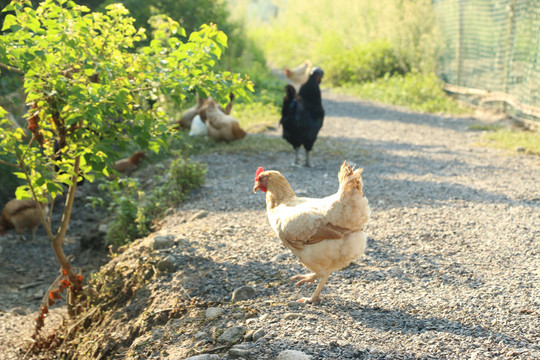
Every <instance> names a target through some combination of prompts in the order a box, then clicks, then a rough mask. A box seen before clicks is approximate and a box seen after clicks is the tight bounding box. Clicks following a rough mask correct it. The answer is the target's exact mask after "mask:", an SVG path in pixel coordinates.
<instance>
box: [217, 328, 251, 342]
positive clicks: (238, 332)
mask: <svg viewBox="0 0 540 360" xmlns="http://www.w3.org/2000/svg"><path fill="white" fill-rule="evenodd" d="M245 332H246V328H245V327H244V326H234V327H232V328H229V329H227V330H225V332H224V333H223V334H221V335H220V336H219V337H218V339H217V341H218V342H220V343H227V344H233V343H236V342H238V341H240V340H242V339H243V338H244V333H245Z"/></svg>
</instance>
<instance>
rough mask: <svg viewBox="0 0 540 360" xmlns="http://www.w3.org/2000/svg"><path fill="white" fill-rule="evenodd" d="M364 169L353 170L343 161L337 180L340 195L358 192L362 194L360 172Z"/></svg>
mask: <svg viewBox="0 0 540 360" xmlns="http://www.w3.org/2000/svg"><path fill="white" fill-rule="evenodd" d="M363 170H364V169H356V170H355V169H354V168H353V167H352V166H351V165H349V163H348V162H347V161H344V162H343V164H342V165H341V169H340V170H339V174H338V179H339V186H340V190H341V193H350V192H351V191H354V190H358V191H359V192H360V195H363V193H362V177H361V174H362V171H363Z"/></svg>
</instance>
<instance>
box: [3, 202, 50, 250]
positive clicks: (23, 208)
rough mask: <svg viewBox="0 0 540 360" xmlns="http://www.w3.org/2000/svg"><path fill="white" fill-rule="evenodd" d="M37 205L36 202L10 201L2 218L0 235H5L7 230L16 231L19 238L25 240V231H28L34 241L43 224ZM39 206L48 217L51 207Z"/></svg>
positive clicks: (41, 204)
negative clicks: (38, 229) (39, 227)
mask: <svg viewBox="0 0 540 360" xmlns="http://www.w3.org/2000/svg"><path fill="white" fill-rule="evenodd" d="M37 204H38V203H36V202H35V201H34V200H18V199H13V200H10V201H8V202H7V204H6V205H5V206H4V210H3V211H2V216H1V218H0V235H5V234H6V231H7V230H11V229H15V231H16V232H17V234H19V238H20V239H23V240H24V231H25V230H26V229H28V230H30V231H31V232H32V240H34V238H35V233H36V228H37V227H38V225H39V224H41V217H40V216H39V210H38V207H37ZM39 205H40V206H41V208H42V209H43V211H44V213H45V214H44V215H45V216H47V213H48V212H49V207H48V206H47V205H46V204H43V203H39Z"/></svg>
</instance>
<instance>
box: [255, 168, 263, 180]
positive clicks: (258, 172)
mask: <svg viewBox="0 0 540 360" xmlns="http://www.w3.org/2000/svg"><path fill="white" fill-rule="evenodd" d="M263 171H264V169H263V168H262V166H259V167H258V168H257V172H256V173H255V180H257V179H258V178H259V175H260V174H261V173H262V172H263Z"/></svg>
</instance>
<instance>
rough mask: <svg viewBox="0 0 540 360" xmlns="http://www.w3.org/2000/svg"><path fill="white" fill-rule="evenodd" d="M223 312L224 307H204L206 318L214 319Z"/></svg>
mask: <svg viewBox="0 0 540 360" xmlns="http://www.w3.org/2000/svg"><path fill="white" fill-rule="evenodd" d="M223 313H225V309H222V308H218V307H209V308H208V309H206V318H207V319H208V320H214V319H216V318H218V317H220V316H221V315H223Z"/></svg>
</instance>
